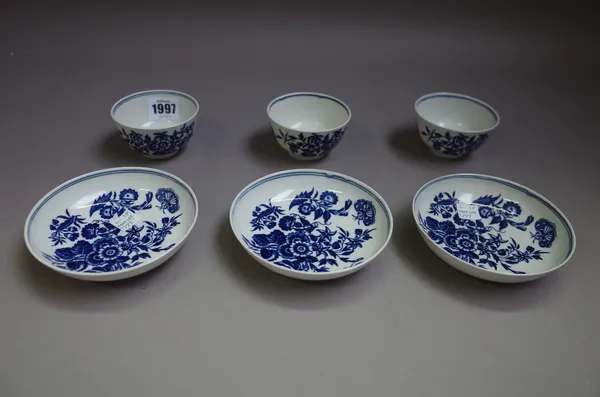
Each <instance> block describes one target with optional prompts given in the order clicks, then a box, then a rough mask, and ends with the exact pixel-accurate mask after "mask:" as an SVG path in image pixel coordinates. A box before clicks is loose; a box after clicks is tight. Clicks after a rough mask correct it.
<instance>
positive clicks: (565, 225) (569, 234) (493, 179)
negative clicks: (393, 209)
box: [413, 175, 573, 258]
mask: <svg viewBox="0 0 600 397" xmlns="http://www.w3.org/2000/svg"><path fill="white" fill-rule="evenodd" d="M448 179H481V180H484V181H491V182H495V183H498V184H500V185H505V186H508V187H510V188H512V189H515V190H518V191H520V192H522V193H525V194H526V195H527V196H529V197H532V198H534V199H536V200H537V201H538V202H540V203H541V204H543V205H544V206H545V207H546V208H548V209H549V210H550V211H552V213H553V214H554V215H556V217H557V218H558V219H560V221H561V223H562V224H563V226H564V228H565V229H566V230H567V234H568V237H569V251H568V252H567V255H566V256H565V258H568V257H569V255H571V254H572V253H573V231H572V230H571V227H570V226H569V224H568V223H567V221H566V220H565V218H564V217H563V216H562V215H561V214H559V213H558V212H557V211H556V209H554V206H553V205H552V204H550V203H549V202H548V201H547V200H545V199H543V198H542V197H540V196H539V195H537V194H535V193H533V192H531V191H530V190H527V189H525V188H523V187H522V186H518V185H515V184H513V183H511V182H507V181H501V180H498V179H496V178H494V177H487V176H482V175H449V176H445V177H441V178H437V179H434V180H433V181H430V182H428V183H427V184H425V185H424V186H423V187H422V188H420V189H419V191H417V194H416V195H415V201H414V202H415V203H416V201H417V199H418V198H419V196H420V195H421V194H422V193H423V191H424V190H425V189H427V188H428V187H430V186H433V185H435V184H437V183H439V182H442V181H445V180H448ZM414 210H415V208H413V213H414ZM419 227H421V226H419Z"/></svg>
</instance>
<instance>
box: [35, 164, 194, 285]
mask: <svg viewBox="0 0 600 397" xmlns="http://www.w3.org/2000/svg"><path fill="white" fill-rule="evenodd" d="M197 216H198V201H197V199H196V196H195V194H194V192H193V191H192V189H191V188H190V187H189V186H188V185H187V184H186V183H185V182H183V181H182V180H181V179H179V178H178V177H176V176H174V175H172V174H169V173H167V172H164V171H159V170H155V169H151V168H141V167H121V168H109V169H104V170H100V171H95V172H90V173H88V174H85V175H81V176H78V177H76V178H74V179H71V180H69V181H67V182H65V183H63V184H61V185H60V186H58V187H56V188H55V189H53V190H52V191H50V192H49V193H48V194H46V195H45V196H44V197H43V198H42V199H41V200H40V201H39V202H38V203H37V204H36V205H35V206H34V207H33V209H32V210H31V212H30V213H29V216H28V217H27V220H26V222H25V230H24V235H25V244H26V245H27V248H28V249H29V251H30V252H31V254H32V255H33V256H34V257H35V258H36V259H37V260H38V261H40V262H41V263H42V264H44V265H46V266H48V267H49V268H50V269H52V270H54V271H56V272H58V273H60V274H63V275H65V276H69V277H73V278H76V279H81V280H90V281H112V280H119V279H124V278H129V277H133V276H137V275H139V274H142V273H145V272H147V271H149V270H152V269H154V268H155V267H157V266H159V265H160V264H162V263H164V262H165V261H166V260H167V259H169V258H170V257H171V256H173V254H175V252H177V250H179V248H181V245H182V244H183V242H184V241H185V239H186V238H187V236H188V234H189V233H190V231H191V230H192V228H193V227H194V224H195V223H196V218H197Z"/></svg>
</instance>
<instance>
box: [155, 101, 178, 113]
mask: <svg viewBox="0 0 600 397" xmlns="http://www.w3.org/2000/svg"><path fill="white" fill-rule="evenodd" d="M175 106H176V105H175V104H174V103H155V104H153V105H152V110H153V111H154V114H174V113H175Z"/></svg>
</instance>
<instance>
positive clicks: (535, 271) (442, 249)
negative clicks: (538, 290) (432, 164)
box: [412, 174, 575, 283]
mask: <svg viewBox="0 0 600 397" xmlns="http://www.w3.org/2000/svg"><path fill="white" fill-rule="evenodd" d="M412 208H413V215H414V218H415V221H416V223H417V226H418V228H419V231H420V233H421V236H422V237H423V239H424V240H425V242H426V243H427V245H428V246H429V247H430V248H431V249H432V250H433V252H434V253H435V254H436V255H437V256H438V257H440V258H441V259H442V260H444V261H445V262H446V263H448V264H449V265H450V266H452V267H454V268H456V269H457V270H460V271H462V272H464V273H467V274H469V275H471V276H474V277H477V278H481V279H484V280H488V281H495V282H502V283H519V282H525V281H530V280H534V279H537V278H540V277H543V276H545V275H547V274H549V273H551V272H553V271H555V270H557V269H558V268H560V267H561V266H563V265H564V264H565V263H567V262H568V261H569V259H570V258H571V257H572V255H573V253H574V251H575V232H574V231H573V227H572V226H571V224H570V223H569V221H568V220H567V218H566V217H565V215H564V214H563V213H562V212H561V211H560V210H559V209H558V208H557V207H556V206H555V205H554V204H552V203H551V202H550V201H549V200H548V199H546V198H545V197H543V196H542V195H540V194H539V193H537V192H535V191H533V190H531V189H529V188H527V187H525V186H522V185H519V184H517V183H515V182H511V181H508V180H505V179H501V178H497V177H493V176H487V175H477V174H455V175H447V176H443V177H440V178H437V179H434V180H432V181H430V182H428V183H426V184H425V185H424V186H423V187H421V188H420V189H419V190H418V191H417V193H416V194H415V197H414V199H413V207H412Z"/></svg>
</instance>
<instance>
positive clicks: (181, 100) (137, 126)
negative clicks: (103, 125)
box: [110, 90, 199, 160]
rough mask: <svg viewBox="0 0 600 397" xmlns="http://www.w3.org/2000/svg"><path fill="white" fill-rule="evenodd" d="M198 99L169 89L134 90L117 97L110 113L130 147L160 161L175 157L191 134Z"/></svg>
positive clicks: (194, 122)
mask: <svg viewBox="0 0 600 397" xmlns="http://www.w3.org/2000/svg"><path fill="white" fill-rule="evenodd" d="M198 109H199V105H198V101H196V99H195V98H194V97H192V96H191V95H189V94H186V93H183V92H179V91H173V90H148V91H141V92H136V93H133V94H130V95H127V96H126V97H124V98H121V99H119V100H118V101H117V102H115V104H114V105H113V107H112V109H111V111H110V114H111V117H112V119H113V121H114V123H115V125H116V127H117V129H118V130H119V131H120V132H121V136H122V137H123V139H124V140H125V141H126V142H127V144H128V145H129V147H130V148H131V150H133V151H135V152H137V153H139V154H142V155H143V156H145V157H148V158H151V159H156V160H161V159H167V158H170V157H173V156H175V155H176V154H177V153H179V152H180V151H181V150H182V149H183V148H184V147H186V146H187V145H188V143H189V142H190V140H191V139H192V137H193V135H194V128H195V126H196V117H197V115H198Z"/></svg>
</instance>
